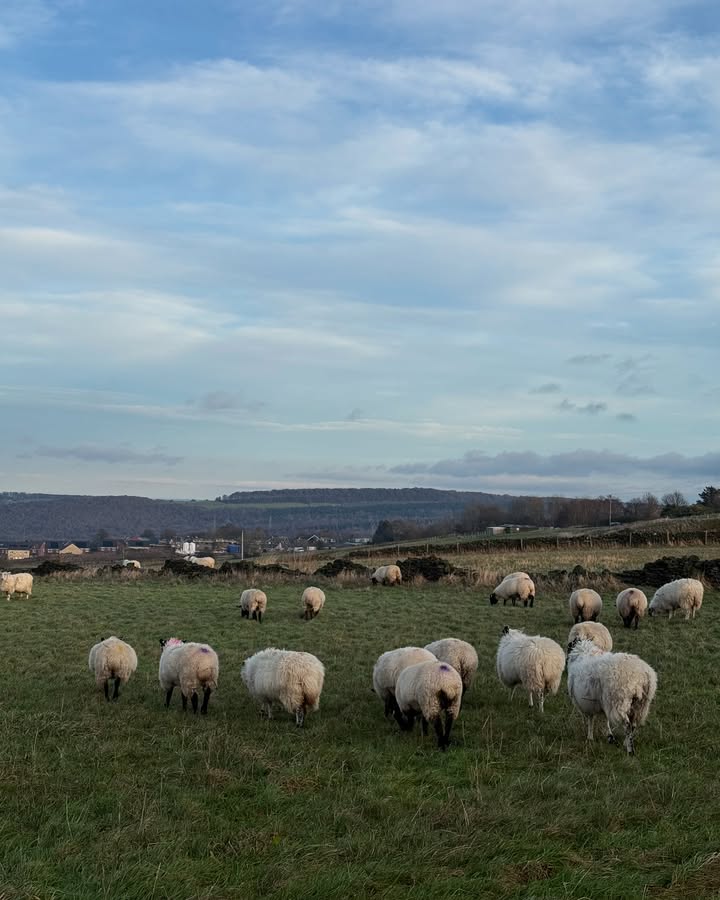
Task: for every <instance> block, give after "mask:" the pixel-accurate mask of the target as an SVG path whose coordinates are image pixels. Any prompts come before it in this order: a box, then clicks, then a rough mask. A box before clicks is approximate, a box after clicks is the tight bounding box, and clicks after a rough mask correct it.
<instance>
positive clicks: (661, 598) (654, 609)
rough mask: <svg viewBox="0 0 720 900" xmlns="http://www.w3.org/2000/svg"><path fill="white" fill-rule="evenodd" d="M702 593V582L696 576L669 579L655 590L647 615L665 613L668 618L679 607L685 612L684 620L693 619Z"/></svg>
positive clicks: (700, 602) (701, 600)
mask: <svg viewBox="0 0 720 900" xmlns="http://www.w3.org/2000/svg"><path fill="white" fill-rule="evenodd" d="M703 593H704V588H703V585H702V582H701V581H698V580H697V579H696V578H678V579H677V581H669V582H668V583H667V584H664V585H663V586H662V587H660V588H658V589H657V590H656V591H655V596H654V597H653V598H652V600H651V601H650V606H649V607H648V615H651V616H654V615H659V614H662V613H667V614H668V619H672V617H673V613H674V612H675V611H676V610H678V609H681V610H683V612H684V613H685V619H686V620H687V619H689V618H691V617H692V618H693V619H694V618H695V613H696V612H697V611H698V610H699V609H700V607H701V606H702V602H703Z"/></svg>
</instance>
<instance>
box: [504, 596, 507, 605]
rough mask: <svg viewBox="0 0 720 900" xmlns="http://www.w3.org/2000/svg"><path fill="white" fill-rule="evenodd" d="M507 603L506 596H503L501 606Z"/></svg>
mask: <svg viewBox="0 0 720 900" xmlns="http://www.w3.org/2000/svg"><path fill="white" fill-rule="evenodd" d="M506 603H507V597H503V606H505V604H506Z"/></svg>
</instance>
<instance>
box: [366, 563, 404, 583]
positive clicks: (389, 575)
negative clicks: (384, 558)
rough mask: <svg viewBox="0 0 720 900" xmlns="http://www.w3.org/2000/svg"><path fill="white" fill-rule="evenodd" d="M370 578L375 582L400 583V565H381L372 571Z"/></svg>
mask: <svg viewBox="0 0 720 900" xmlns="http://www.w3.org/2000/svg"><path fill="white" fill-rule="evenodd" d="M370 580H371V581H372V583H373V584H400V583H401V582H402V572H401V571H400V566H380V567H379V568H377V569H375V571H374V572H373V573H372V575H371V577H370Z"/></svg>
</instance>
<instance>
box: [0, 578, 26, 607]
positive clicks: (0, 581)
mask: <svg viewBox="0 0 720 900" xmlns="http://www.w3.org/2000/svg"><path fill="white" fill-rule="evenodd" d="M32 589H33V577H32V575H31V574H30V573H29V572H17V573H16V574H15V575H13V574H12V573H11V572H0V592H2V593H3V594H7V599H8V600H9V599H10V598H11V597H12V595H13V594H25V597H26V598H27V599H28V600H29V599H30V597H31V595H32Z"/></svg>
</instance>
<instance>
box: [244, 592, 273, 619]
mask: <svg viewBox="0 0 720 900" xmlns="http://www.w3.org/2000/svg"><path fill="white" fill-rule="evenodd" d="M266 609H267V594H266V593H265V591H261V590H259V589H258V588H248V589H247V590H246V591H243V592H242V594H241V595H240V617H241V618H242V619H256V620H257V621H258V622H262V617H263V615H264V613H265V610H266Z"/></svg>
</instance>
